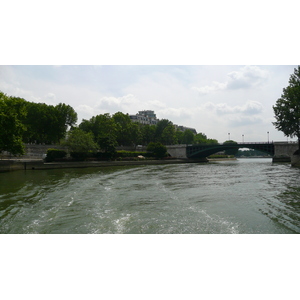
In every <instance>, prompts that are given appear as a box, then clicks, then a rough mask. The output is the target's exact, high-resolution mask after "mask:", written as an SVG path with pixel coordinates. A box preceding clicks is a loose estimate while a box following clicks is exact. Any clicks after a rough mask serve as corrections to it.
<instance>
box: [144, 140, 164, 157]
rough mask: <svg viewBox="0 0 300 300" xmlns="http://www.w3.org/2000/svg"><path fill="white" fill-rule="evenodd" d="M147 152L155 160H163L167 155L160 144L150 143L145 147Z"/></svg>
mask: <svg viewBox="0 0 300 300" xmlns="http://www.w3.org/2000/svg"><path fill="white" fill-rule="evenodd" d="M147 151H148V152H151V153H152V154H153V156H154V157H156V158H163V157H165V156H166V155H167V148H166V146H164V145H163V144H162V143H159V142H157V143H154V142H151V143H149V145H148V146H147Z"/></svg>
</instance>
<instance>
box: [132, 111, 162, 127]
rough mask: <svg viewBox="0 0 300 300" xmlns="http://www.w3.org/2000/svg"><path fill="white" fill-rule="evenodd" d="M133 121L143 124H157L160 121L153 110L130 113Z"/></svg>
mask: <svg viewBox="0 0 300 300" xmlns="http://www.w3.org/2000/svg"><path fill="white" fill-rule="evenodd" d="M129 118H130V119H131V120H132V122H138V123H141V124H148V125H156V124H157V122H158V121H159V120H158V119H157V118H156V114H155V113H154V111H153V110H141V111H139V112H138V113H137V114H136V115H129Z"/></svg>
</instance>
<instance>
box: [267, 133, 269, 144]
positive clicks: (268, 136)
mask: <svg viewBox="0 0 300 300" xmlns="http://www.w3.org/2000/svg"><path fill="white" fill-rule="evenodd" d="M267 134H268V144H269V131H267Z"/></svg>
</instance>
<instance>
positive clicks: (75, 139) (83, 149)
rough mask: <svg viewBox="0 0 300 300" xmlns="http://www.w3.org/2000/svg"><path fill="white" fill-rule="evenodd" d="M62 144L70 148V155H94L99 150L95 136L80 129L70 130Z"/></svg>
mask: <svg viewBox="0 0 300 300" xmlns="http://www.w3.org/2000/svg"><path fill="white" fill-rule="evenodd" d="M62 144H63V145H65V146H67V147H68V150H69V151H70V153H93V152H96V151H97V148H98V145H97V144H96V143H95V142H94V136H93V134H92V133H91V132H85V131H83V130H81V129H79V128H74V129H72V130H70V131H69V132H68V135H67V138H66V140H65V141H64V142H63V143H62ZM75 155H76V154H75Z"/></svg>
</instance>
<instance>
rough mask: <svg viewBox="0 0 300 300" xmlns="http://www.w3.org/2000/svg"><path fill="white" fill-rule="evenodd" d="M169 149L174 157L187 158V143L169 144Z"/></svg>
mask: <svg viewBox="0 0 300 300" xmlns="http://www.w3.org/2000/svg"><path fill="white" fill-rule="evenodd" d="M167 151H168V153H169V154H170V155H171V156H172V157H174V158H187V156H186V145H171V146H167Z"/></svg>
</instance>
